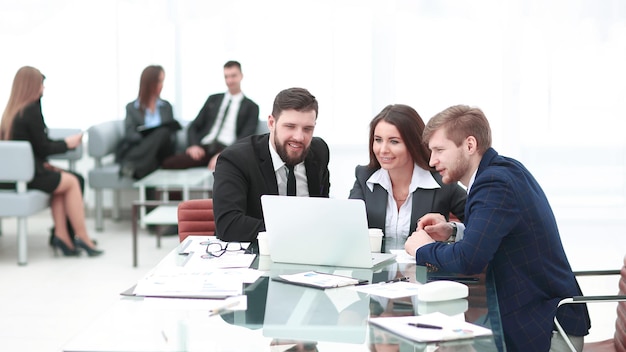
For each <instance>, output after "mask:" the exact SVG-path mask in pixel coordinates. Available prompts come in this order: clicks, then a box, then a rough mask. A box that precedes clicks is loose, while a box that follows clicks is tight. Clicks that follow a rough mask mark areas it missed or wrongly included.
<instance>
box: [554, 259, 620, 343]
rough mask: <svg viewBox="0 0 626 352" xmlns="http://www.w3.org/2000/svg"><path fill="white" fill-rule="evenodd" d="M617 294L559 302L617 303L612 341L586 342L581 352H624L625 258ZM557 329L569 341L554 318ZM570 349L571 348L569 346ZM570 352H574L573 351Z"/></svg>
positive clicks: (573, 298)
mask: <svg viewBox="0 0 626 352" xmlns="http://www.w3.org/2000/svg"><path fill="white" fill-rule="evenodd" d="M618 273H619V275H620V276H621V277H620V280H619V293H618V295H614V296H577V297H571V298H566V299H564V300H562V301H561V302H559V306H561V305H562V304H567V303H596V302H618V304H617V320H616V321H615V335H614V336H613V338H612V339H608V340H605V341H598V342H587V343H585V346H584V348H583V352H609V351H610V352H626V256H624V265H623V266H622V269H621V270H620V271H619V272H618ZM554 322H555V324H556V327H557V329H558V330H559V332H560V333H561V336H563V337H564V338H565V340H566V341H567V342H569V339H568V338H567V336H566V335H565V332H564V331H563V329H562V328H561V325H560V324H559V323H558V321H557V320H556V318H554ZM592 324H593V322H592ZM570 348H571V346H570ZM572 351H574V352H575V350H574V349H572Z"/></svg>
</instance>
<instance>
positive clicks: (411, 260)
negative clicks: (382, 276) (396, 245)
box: [389, 249, 415, 264]
mask: <svg viewBox="0 0 626 352" xmlns="http://www.w3.org/2000/svg"><path fill="white" fill-rule="evenodd" d="M389 252H390V253H393V254H395V255H396V262H398V263H400V264H415V257H412V256H411V255H410V254H409V253H407V252H406V251H405V250H404V249H392V250H390V251H389Z"/></svg>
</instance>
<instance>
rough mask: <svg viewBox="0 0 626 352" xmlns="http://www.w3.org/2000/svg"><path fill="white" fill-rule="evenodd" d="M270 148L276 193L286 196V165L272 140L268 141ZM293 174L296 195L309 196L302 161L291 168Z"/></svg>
mask: <svg viewBox="0 0 626 352" xmlns="http://www.w3.org/2000/svg"><path fill="white" fill-rule="evenodd" d="M268 144H269V148H270V155H271V156H272V164H273V165H274V173H275V174H276V183H277V184H278V195H281V196H286V195H287V174H288V172H289V171H288V170H287V166H286V165H285V162H284V161H283V159H281V158H280V156H279V155H278V153H277V152H276V150H275V149H274V146H273V145H272V141H271V140H270V141H269V142H268ZM293 170H294V174H295V176H296V196H298V197H308V196H309V183H308V181H307V178H306V167H305V166H304V161H303V162H301V163H299V164H296V165H295V166H294V168H293Z"/></svg>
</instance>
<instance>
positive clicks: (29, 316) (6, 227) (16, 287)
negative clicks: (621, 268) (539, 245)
mask: <svg viewBox="0 0 626 352" xmlns="http://www.w3.org/2000/svg"><path fill="white" fill-rule="evenodd" d="M51 224H52V220H51V218H50V214H49V213H48V212H42V213H41V214H38V215H37V216H34V217H31V218H30V219H29V220H28V227H29V238H28V257H29V262H28V265H27V266H18V265H17V264H16V263H17V256H16V240H15V232H16V225H15V220H13V219H3V220H2V230H3V234H2V235H1V236H0V285H1V286H0V287H1V289H0V346H1V347H0V349H1V350H2V351H51V352H58V351H60V350H61V348H62V346H63V345H64V344H65V343H66V342H67V341H69V340H70V339H71V338H72V337H73V336H74V335H76V334H78V333H79V332H80V331H81V329H82V328H83V327H84V326H85V325H86V324H89V323H90V322H92V321H93V320H94V319H95V318H96V317H98V316H99V315H100V314H102V313H103V312H105V311H106V310H107V309H108V307H110V306H111V305H112V304H113V303H114V302H115V301H116V300H117V299H118V295H119V293H120V292H121V291H123V290H125V289H127V288H128V287H130V286H132V285H133V284H134V283H135V282H136V281H137V280H138V279H139V278H140V277H141V276H143V275H144V274H145V273H146V272H147V271H148V270H149V269H150V268H152V267H153V266H154V265H156V264H157V263H158V261H159V260H160V259H161V258H162V257H164V256H165V255H166V254H167V253H168V252H169V251H170V250H171V249H172V248H173V247H174V246H176V244H177V243H178V237H177V236H167V237H164V238H163V242H162V248H160V249H158V248H156V240H155V238H154V236H153V235H150V234H148V233H147V232H145V231H142V232H141V233H140V237H139V267H137V268H133V267H132V257H131V235H130V222H129V221H128V220H126V221H121V222H113V221H111V220H107V221H106V222H105V231H104V232H102V233H96V232H93V231H92V233H91V234H92V236H93V237H95V238H97V239H98V242H99V245H100V247H101V248H102V249H104V250H105V251H106V252H105V254H104V255H103V256H101V257H98V258H89V257H87V256H85V255H83V256H82V257H80V258H64V257H61V256H59V257H55V256H54V253H53V251H52V249H51V248H50V247H48V233H49V232H48V231H49V228H50V227H51ZM87 226H88V229H90V230H92V229H93V228H94V224H93V219H88V224H87ZM570 248H571V247H568V248H567V250H568V251H569V250H572V251H573V249H570ZM621 251H622V252H623V248H622V249H621ZM617 281H618V278H617V277H600V278H587V277H585V278H580V284H581V286H582V288H583V291H584V292H585V293H586V294H607V293H609V294H615V293H616V290H617ZM590 310H591V312H592V321H593V323H594V327H593V329H592V334H591V335H590V336H589V337H588V341H591V340H598V339H605V338H608V337H610V336H611V335H612V333H611V331H613V329H614V321H615V305H612V304H595V305H592V306H590Z"/></svg>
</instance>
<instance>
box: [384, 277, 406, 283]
mask: <svg viewBox="0 0 626 352" xmlns="http://www.w3.org/2000/svg"><path fill="white" fill-rule="evenodd" d="M400 281H409V278H408V277H406V276H405V277H399V278H397V279H392V280H387V281H382V282H379V284H391V283H394V282H400Z"/></svg>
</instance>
